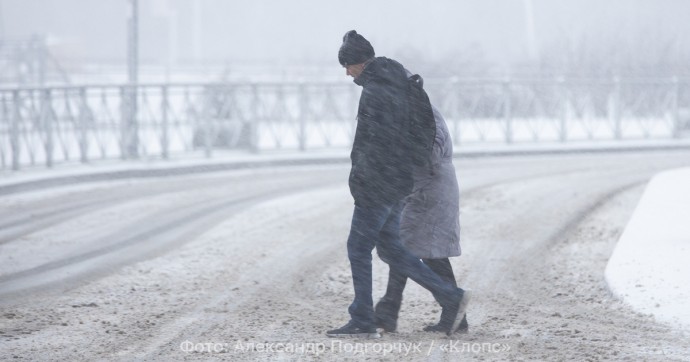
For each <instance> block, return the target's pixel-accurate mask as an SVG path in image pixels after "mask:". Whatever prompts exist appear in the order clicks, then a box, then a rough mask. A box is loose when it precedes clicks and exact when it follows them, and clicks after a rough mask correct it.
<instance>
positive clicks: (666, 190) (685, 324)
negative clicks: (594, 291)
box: [606, 160, 690, 330]
mask: <svg viewBox="0 0 690 362" xmlns="http://www.w3.org/2000/svg"><path fill="white" fill-rule="evenodd" d="M688 161H689V162H690V160H688ZM689 260H690V168H682V169H676V170H670V171H666V172H662V173H660V174H658V175H656V176H655V177H654V178H653V179H652V180H651V181H650V183H649V184H648V185H647V188H646V189H645V191H644V194H643V195H642V198H641V199H640V202H639V203H638V205H637V208H636V209H635V211H634V213H633V215H632V217H631V219H630V221H629V223H628V225H627V227H626V229H625V231H624V232H623V234H622V235H621V237H620V239H619V241H618V244H617V246H616V248H615V250H614V251H613V255H612V256H611V259H610V260H609V262H608V265H607V267H606V281H607V282H608V285H609V288H610V289H611V291H612V292H613V293H614V294H615V295H616V296H618V297H619V298H621V299H622V300H624V301H625V302H626V303H628V304H630V305H631V306H632V307H633V308H634V309H635V310H638V311H640V312H642V313H649V314H652V315H654V317H655V318H656V319H657V320H659V321H661V322H664V323H667V324H671V325H673V326H675V327H679V328H681V329H683V330H690V308H689V307H688V305H689V304H690V263H689V262H688V261H689Z"/></svg>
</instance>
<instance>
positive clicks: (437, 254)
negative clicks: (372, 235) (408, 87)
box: [400, 107, 460, 259]
mask: <svg viewBox="0 0 690 362" xmlns="http://www.w3.org/2000/svg"><path fill="white" fill-rule="evenodd" d="M433 110H434V118H435V120H436V139H435V141H434V148H433V154H432V166H431V169H429V168H428V167H427V168H425V169H419V168H416V169H414V170H413V178H414V187H413V191H412V194H410V195H409V196H408V197H407V198H406V199H405V207H404V209H403V212H402V220H401V224H400V237H401V241H402V243H403V245H404V246H405V247H406V248H407V249H408V250H409V251H410V253H412V254H413V255H414V256H416V257H418V258H421V259H440V258H447V257H451V256H458V255H460V190H459V189H458V181H457V178H456V176H455V167H454V166H453V144H452V141H451V138H450V133H449V132H448V127H447V126H446V122H445V120H444V119H443V116H442V115H441V114H440V112H439V111H438V110H437V109H436V108H435V107H434V109H433Z"/></svg>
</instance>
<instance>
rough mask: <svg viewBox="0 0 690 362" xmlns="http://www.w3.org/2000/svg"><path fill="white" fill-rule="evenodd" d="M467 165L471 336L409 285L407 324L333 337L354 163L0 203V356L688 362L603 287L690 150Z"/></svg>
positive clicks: (465, 271)
mask: <svg viewBox="0 0 690 362" xmlns="http://www.w3.org/2000/svg"><path fill="white" fill-rule="evenodd" d="M455 163H456V168H457V170H458V180H459V183H460V187H461V205H462V206H461V225H462V249H463V255H462V256H461V257H459V258H453V259H452V262H453V266H454V268H455V273H456V276H457V277H458V280H459V282H460V285H461V286H463V287H466V288H470V289H472V290H473V291H474V299H473V300H472V303H471V304H470V306H469V311H468V320H469V323H470V333H469V334H458V335H454V336H453V337H451V338H448V337H446V336H445V335H442V334H434V333H428V332H423V331H422V328H423V327H424V326H425V325H427V324H431V323H434V322H435V321H436V320H437V318H438V314H439V312H440V311H439V308H438V306H437V305H436V304H435V303H434V302H433V300H432V298H431V295H430V294H429V293H428V292H426V291H425V290H424V289H422V288H420V287H419V286H417V285H414V283H412V282H410V283H408V288H407V290H406V291H405V300H404V304H403V308H402V310H401V313H400V315H401V319H400V321H399V327H398V333H395V334H385V335H384V336H383V337H382V338H381V339H379V340H332V339H328V338H327V337H326V336H325V334H324V332H325V331H326V330H327V329H330V328H333V327H339V326H341V325H342V324H344V323H345V322H347V320H348V315H347V306H348V304H349V302H350V301H351V298H352V295H353V291H352V284H351V279H350V272H349V264H348V261H347V257H346V251H345V241H346V238H347V234H348V231H349V222H350V217H351V213H352V207H353V205H352V199H351V197H350V195H349V192H348V189H347V175H348V167H347V166H346V165H332V166H324V165H321V166H297V167H284V168H281V167H276V168H271V169H256V170H238V171H230V172H219V173H210V174H197V175H187V176H171V177H161V178H155V179H138V180H123V181H112V182H102V183H93V184H87V185H79V186H73V187H60V188H54V189H47V190H42V191H35V192H27V193H20V194H13V195H6V196H3V197H2V198H0V356H1V357H0V359H4V360H94V359H121V360H132V359H136V360H141V359H144V360H164V361H177V360H196V359H204V360H208V359H211V360H214V359H218V360H220V359H225V360H227V359H230V360H240V361H241V360H267V359H268V360H298V359H301V360H312V359H313V360H334V359H350V358H351V359H365V360H379V359H384V360H394V361H400V360H404V361H407V360H412V361H415V360H457V359H458V358H473V359H482V360H520V359H525V360H544V359H548V360H564V359H569V360H570V359H572V360H601V359H612V360H618V359H630V360H643V359H644V360H659V361H661V360H668V359H672V360H673V359H676V360H688V359H690V341H689V340H688V339H687V338H686V337H684V336H683V334H682V333H681V332H679V331H676V330H674V329H672V328H671V327H668V326H665V325H663V324H659V323H657V322H655V321H654V320H653V319H652V318H651V317H650V316H648V315H641V314H638V313H636V312H634V311H633V310H632V309H631V308H629V307H627V306H626V305H624V304H623V303H622V302H620V301H618V300H616V299H615V298H614V297H613V296H612V295H611V293H610V292H609V291H608V289H607V287H606V283H605V281H604V268H605V266H606V262H607V260H608V258H609V256H610V255H611V252H612V250H613V248H614V246H615V243H616V241H617V239H618V236H619V235H620V233H621V232H622V230H623V228H624V227H625V225H626V222H627V220H628V219H629V217H630V215H631V214H632V211H633V209H634V207H635V205H636V203H637V200H638V199H639V197H640V195H641V193H642V191H643V189H644V186H645V184H646V182H647V181H648V180H649V179H650V178H651V177H652V176H653V175H654V174H655V173H657V172H659V171H661V170H665V169H670V168H675V167H681V166H688V165H690V151H658V152H646V153H615V154H614V153H612V154H597V155H594V154H583V155H554V156H522V157H517V156H516V157H496V158H476V159H460V160H456V161H455ZM374 260H375V264H374V290H375V295H374V297H375V299H376V298H378V297H380V296H381V295H382V294H383V289H384V287H385V282H386V276H387V267H386V266H385V264H383V263H381V262H380V261H379V260H378V259H377V258H376V257H375V258H374Z"/></svg>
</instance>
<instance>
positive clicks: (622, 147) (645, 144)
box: [0, 139, 690, 195]
mask: <svg viewBox="0 0 690 362" xmlns="http://www.w3.org/2000/svg"><path fill="white" fill-rule="evenodd" d="M676 149H690V139H671V140H638V141H580V142H578V141H569V142H543V143H531V142H530V143H513V144H509V145H506V144H504V143H496V144H492V143H488V142H482V143H474V144H472V143H467V144H462V145H460V146H459V147H457V146H456V150H455V153H454V155H455V157H457V158H472V157H487V156H520V155H548V154H572V153H609V152H633V151H655V150H676ZM349 156H350V151H349V149H337V148H336V149H325V150H309V151H306V152H300V151H287V150H278V151H262V152H261V153H257V154H255V153H247V152H242V151H225V152H223V151H216V152H214V157H213V158H205V157H203V155H200V154H192V155H186V156H181V157H180V158H177V159H174V160H160V159H154V160H139V161H120V160H99V161H94V162H93V163H86V164H82V163H73V164H63V165H59V166H57V167H56V168H55V169H47V168H44V167H41V166H34V167H31V168H25V169H22V170H21V171H0V195H4V194H11V193H17V192H24V191H32V190H36V189H42V188H47V187H55V186H65V185H73V184H76V183H83V182H95V181H109V180H118V179H126V178H141V177H161V176H169V175H181V174H191V173H201V172H213V171H225V170H234V169H242V168H255V167H274V166H294V165H315V164H330V163H346V162H349Z"/></svg>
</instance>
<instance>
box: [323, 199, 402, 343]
mask: <svg viewBox="0 0 690 362" xmlns="http://www.w3.org/2000/svg"><path fill="white" fill-rule="evenodd" d="M390 212H391V207H390V206H379V207H360V206H355V209H354V213H353V215H352V225H351V227H350V235H349V237H348V239H347V254H348V258H349V260H350V268H351V270H352V284H353V287H354V291H355V298H354V300H353V302H352V304H350V307H349V308H348V312H349V313H350V317H351V320H350V322H349V323H348V324H347V325H345V326H344V327H341V328H338V329H334V330H331V331H328V332H327V334H328V335H329V336H334V337H337V336H339V335H346V334H350V335H352V334H360V333H358V332H362V333H364V334H366V333H368V332H371V330H372V329H373V331H374V332H376V326H375V320H374V307H373V301H372V295H371V294H372V290H371V288H372V286H371V284H372V277H371V274H372V272H371V252H372V250H373V249H374V246H375V240H376V239H378V236H379V232H380V230H381V228H382V227H383V224H384V222H385V221H386V219H387V218H388V215H389V214H390Z"/></svg>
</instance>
